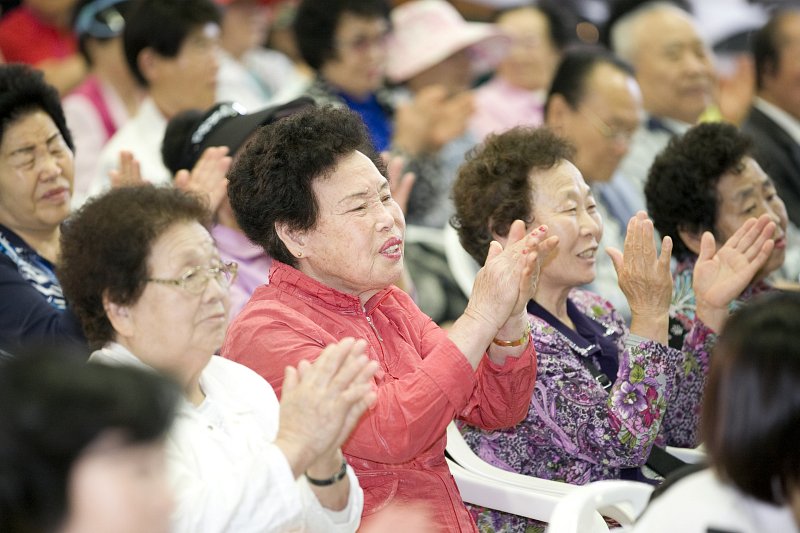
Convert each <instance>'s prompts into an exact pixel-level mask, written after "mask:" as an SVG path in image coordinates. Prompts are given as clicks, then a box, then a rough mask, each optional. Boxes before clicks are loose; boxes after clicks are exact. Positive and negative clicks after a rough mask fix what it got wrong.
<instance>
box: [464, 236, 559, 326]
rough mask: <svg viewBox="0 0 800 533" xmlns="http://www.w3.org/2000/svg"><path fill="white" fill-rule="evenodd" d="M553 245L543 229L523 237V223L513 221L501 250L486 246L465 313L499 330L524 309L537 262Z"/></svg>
mask: <svg viewBox="0 0 800 533" xmlns="http://www.w3.org/2000/svg"><path fill="white" fill-rule="evenodd" d="M557 244H558V237H556V236H552V237H547V226H539V227H538V228H536V229H535V230H533V231H532V232H530V233H527V234H526V233H525V223H524V222H523V221H521V220H515V221H514V223H513V224H511V228H510V229H509V231H508V241H507V243H506V246H505V248H504V247H503V246H502V245H501V244H500V243H499V242H497V241H492V242H491V244H490V245H489V253H488V255H487V256H486V262H485V264H484V266H483V268H482V269H481V270H480V271H479V272H478V275H477V276H476V278H475V284H474V286H473V288H472V296H471V297H470V301H469V305H468V306H467V311H466V312H465V313H471V314H473V315H474V316H476V317H479V318H481V319H482V320H484V321H487V322H490V323H492V324H493V325H494V326H495V331H498V330H500V329H501V328H502V326H503V325H504V324H505V323H506V321H507V320H508V319H509V318H510V317H515V316H517V315H519V314H521V313H522V312H523V311H524V310H525V305H526V304H527V303H528V300H530V299H531V298H532V297H533V293H534V291H535V285H536V281H537V278H538V272H539V268H538V260H539V259H540V257H541V256H542V255H544V254H547V253H548V252H550V251H551V250H552V249H553V248H555V247H556V245H557Z"/></svg>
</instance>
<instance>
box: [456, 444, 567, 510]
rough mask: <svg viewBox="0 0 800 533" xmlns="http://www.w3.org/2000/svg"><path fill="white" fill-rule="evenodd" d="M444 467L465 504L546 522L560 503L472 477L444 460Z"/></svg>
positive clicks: (481, 478)
mask: <svg viewBox="0 0 800 533" xmlns="http://www.w3.org/2000/svg"><path fill="white" fill-rule="evenodd" d="M447 466H449V467H450V473H451V474H452V475H453V478H454V479H455V480H456V485H458V490H459V492H461V498H462V499H463V500H464V501H465V502H466V503H471V504H473V505H479V506H481V507H488V508H489V509H494V510H497V511H503V512H505V513H511V514H515V515H519V516H524V517H527V518H533V519H534V520H540V521H546V520H547V518H549V517H550V515H551V513H552V512H553V509H554V508H555V506H556V504H557V503H558V500H559V499H558V498H557V497H555V496H552V495H549V494H540V493H536V492H534V491H532V490H530V489H525V488H522V487H517V486H515V485H509V484H507V483H502V482H500V481H497V480H494V479H490V478H487V477H484V476H481V475H479V474H475V473H473V472H470V471H469V470H466V469H464V468H462V467H461V466H459V465H458V464H456V463H454V462H453V461H451V460H450V459H448V460H447Z"/></svg>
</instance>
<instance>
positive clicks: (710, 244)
mask: <svg viewBox="0 0 800 533" xmlns="http://www.w3.org/2000/svg"><path fill="white" fill-rule="evenodd" d="M774 233H775V223H774V222H772V221H771V220H770V218H769V215H762V216H760V217H759V218H758V219H755V218H751V219H748V220H747V221H745V223H744V224H742V226H741V227H740V228H739V229H738V230H736V232H735V233H734V234H733V235H731V236H730V238H729V239H728V240H727V241H726V242H725V244H724V245H723V246H722V247H721V248H720V249H719V250H717V246H716V242H715V240H714V235H712V234H711V233H710V232H705V233H703V236H702V238H701V240H700V255H699V256H698V258H697V262H696V263H695V265H694V271H693V275H692V278H693V279H692V288H693V290H694V295H695V301H696V304H697V315H698V316H699V317H700V319H701V320H703V322H705V323H706V325H708V326H709V327H711V328H712V329H714V330H716V331H719V328H720V327H721V326H722V324H723V323H724V321H725V319H726V318H727V315H728V306H729V305H730V303H731V302H732V301H733V300H734V298H736V297H737V296H739V295H740V294H741V293H742V291H744V290H745V289H746V288H747V286H748V285H749V284H750V283H751V282H752V281H753V277H754V276H755V274H756V272H758V270H759V269H760V268H761V267H762V266H764V263H766V261H767V259H768V258H769V255H770V254H771V253H772V249H773V247H774V246H775V241H773V240H772V236H773V234H774Z"/></svg>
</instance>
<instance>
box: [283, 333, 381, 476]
mask: <svg viewBox="0 0 800 533" xmlns="http://www.w3.org/2000/svg"><path fill="white" fill-rule="evenodd" d="M365 346H366V342H365V341H363V340H359V341H356V340H354V339H352V338H345V339H342V340H341V341H340V342H338V343H336V344H331V345H329V346H327V347H326V348H325V349H324V350H323V351H322V354H321V355H320V356H319V358H318V359H317V360H316V361H315V362H314V363H313V364H311V363H309V362H308V361H305V360H303V361H300V364H299V365H298V366H297V368H296V369H295V368H292V367H287V368H286V375H285V378H284V382H283V394H282V396H281V409H280V425H279V428H278V436H277V438H276V439H275V444H276V445H278V446H279V447H280V448H281V449H282V450H283V451H284V453H285V454H286V456H287V459H288V460H289V463H290V464H293V466H294V469H293V470H294V471H295V473H296V474H298V473H302V472H304V471H305V470H306V469H307V468H308V465H310V464H312V463H314V461H315V460H316V459H317V458H319V457H320V456H322V455H324V454H331V453H335V451H336V449H338V448H339V447H340V446H341V444H342V443H343V442H344V441H345V440H346V439H347V437H348V436H349V435H350V432H352V431H353V428H354V427H355V426H356V423H357V422H358V420H359V418H361V415H362V414H363V413H364V411H366V410H367V409H368V408H369V407H370V406H371V405H372V404H373V403H374V402H375V400H376V398H377V394H376V392H375V391H374V387H373V382H372V376H373V375H374V374H375V371H376V370H377V368H378V365H377V362H375V361H371V360H370V359H369V358H368V357H367V356H366V355H365V354H364V349H365ZM293 459H294V460H293Z"/></svg>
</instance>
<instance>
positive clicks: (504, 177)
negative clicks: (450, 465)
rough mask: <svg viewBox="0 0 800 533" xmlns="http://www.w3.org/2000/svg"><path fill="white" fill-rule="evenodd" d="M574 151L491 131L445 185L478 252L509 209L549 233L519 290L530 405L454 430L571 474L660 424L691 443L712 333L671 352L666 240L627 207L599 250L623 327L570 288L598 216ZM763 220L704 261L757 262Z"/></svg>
mask: <svg viewBox="0 0 800 533" xmlns="http://www.w3.org/2000/svg"><path fill="white" fill-rule="evenodd" d="M572 157H573V151H572V149H571V147H570V146H569V145H568V144H567V143H566V141H564V140H563V139H561V138H559V137H557V136H556V135H554V134H553V133H551V132H550V131H548V130H546V129H540V130H533V129H527V128H515V129H513V130H510V131H508V132H506V133H504V134H502V135H492V136H489V137H488V138H487V140H486V142H485V145H484V146H483V147H482V148H480V149H478V150H477V151H475V152H473V153H472V154H471V156H470V157H469V158H468V160H467V162H466V163H465V164H464V165H463V166H462V168H461V170H460V171H459V177H458V179H457V181H456V183H455V185H454V191H453V196H454V200H455V204H456V211H457V214H456V218H455V220H454V222H455V225H456V226H457V229H458V232H459V237H460V240H461V244H462V245H463V246H464V248H465V249H466V250H467V251H468V252H469V253H470V255H472V257H473V258H474V259H475V260H477V261H480V260H481V258H482V257H483V256H484V255H485V253H486V250H487V248H488V247H489V246H490V242H492V240H498V241H500V242H503V241H505V239H506V236H507V235H508V234H509V227H510V225H511V223H512V221H513V220H514V219H523V220H526V221H527V223H528V224H529V226H538V225H541V224H546V225H547V227H548V228H549V232H550V233H551V234H552V235H555V236H558V238H559V241H558V246H557V247H556V249H555V250H554V251H553V252H551V253H550V254H549V255H548V256H547V257H546V258H545V259H543V260H542V263H541V272H540V273H539V281H538V283H537V285H536V286H535V288H534V290H532V291H531V292H530V293H529V294H528V295H527V296H528V299H529V301H528V303H527V310H528V318H529V319H530V323H531V328H532V331H531V336H532V339H533V342H534V343H535V345H536V347H537V352H538V354H539V357H538V378H537V384H536V389H535V392H534V394H533V397H532V398H531V402H530V408H529V410H528V415H527V417H526V418H525V420H523V421H522V423H521V424H519V425H518V426H516V427H514V428H512V429H508V430H501V431H491V432H487V431H483V430H481V429H480V428H475V427H472V426H464V427H463V432H464V434H465V438H466V440H467V442H468V443H469V444H470V445H471V446H472V447H473V449H475V451H476V452H477V453H478V454H479V455H480V456H481V457H483V458H484V459H485V460H487V461H488V462H491V463H493V464H495V465H497V466H500V467H502V468H505V469H507V470H514V471H518V472H521V473H524V474H529V475H534V476H537V477H544V478H548V479H557V480H562V481H567V482H570V483H578V484H583V483H588V482H590V481H593V480H598V479H609V478H619V477H623V478H625V477H627V478H631V477H636V476H637V471H636V469H637V468H638V467H640V466H642V465H643V464H644V463H645V461H646V460H647V458H648V455H649V453H650V450H651V447H652V446H653V444H654V442H655V441H656V437H657V436H658V435H659V433H660V432H661V431H662V429H663V430H664V432H665V433H666V437H667V441H668V442H669V443H678V444H681V445H687V444H694V443H693V442H692V441H693V440H694V438H695V437H694V436H695V434H696V431H697V429H696V426H697V418H696V416H695V415H696V413H697V409H698V406H699V403H700V396H701V394H702V384H703V381H704V376H705V371H706V365H707V354H706V350H707V346H706V342H707V339H708V338H709V337H711V335H710V334H709V333H710V332H709V331H708V330H707V329H701V328H699V327H698V331H697V332H695V334H694V335H692V336H691V337H690V338H689V339H687V346H686V347H685V349H684V352H683V353H682V352H680V351H678V350H675V349H670V348H668V347H667V317H668V311H669V302H670V295H671V292H672V281H671V275H670V270H669V256H670V251H671V248H672V243H671V240H670V239H669V238H665V239H664V240H663V242H662V245H661V255H660V257H659V256H658V255H657V253H656V243H655V242H654V238H653V224H652V223H651V222H650V221H649V220H648V219H647V217H646V216H645V214H644V213H639V214H638V215H637V216H636V217H633V218H632V219H631V221H630V223H629V225H628V229H627V235H626V239H625V245H624V251H623V252H624V253H623V252H620V251H618V250H609V253H611V254H612V259H613V261H614V263H615V267H616V269H617V273H618V276H619V284H620V288H621V289H622V291H623V292H624V293H625V295H626V297H627V299H628V303H629V305H630V309H631V313H632V319H631V326H630V329H628V327H627V326H626V324H625V322H624V321H623V319H622V318H621V316H620V315H619V314H618V313H617V312H616V310H615V309H614V308H613V307H612V306H611V304H610V303H609V302H608V301H606V300H605V299H603V298H602V297H601V296H599V295H597V294H593V293H590V292H587V291H585V290H582V289H580V288H579V287H580V286H581V285H585V284H587V283H590V282H592V280H593V279H594V276H595V258H596V255H597V254H598V253H600V251H599V249H598V243H599V242H600V238H601V236H602V232H603V221H602V220H601V218H600V216H599V214H598V212H597V209H596V206H595V201H594V198H593V196H592V192H591V189H590V188H589V186H588V185H587V184H586V182H585V181H584V179H583V176H581V173H580V171H578V169H577V168H576V167H575V166H574V165H573V164H572V163H571V162H570V161H569V160H570V158H572ZM767 226H770V227H767ZM773 227H774V226H773V225H771V224H768V221H767V220H766V219H764V220H761V221H760V222H759V223H758V224H756V222H755V221H751V222H750V223H749V224H748V225H747V226H746V227H745V228H743V230H741V231H740V232H738V233H737V236H738V237H740V243H739V246H738V247H733V248H732V249H729V248H726V249H725V250H726V252H725V253H721V254H717V255H716V256H714V257H713V258H712V257H704V258H703V259H702V263H703V264H705V265H707V266H708V264H709V263H712V262H714V261H716V262H717V263H718V264H721V265H722V266H728V265H729V262H728V260H729V259H731V258H733V259H743V260H744V262H743V267H742V268H741V270H743V271H745V272H747V273H751V272H755V270H756V269H757V268H758V267H759V266H760V264H763V261H764V260H765V258H766V255H767V254H766V252H765V251H764V249H762V248H769V247H770V246H771V241H769V240H768V234H769V233H768V232H771V230H772V228H773ZM745 276H746V274H745ZM702 278H703V280H704V281H705V283H704V289H703V290H702V291H701V292H698V298H703V299H704V300H714V299H715V298H717V295H718V294H719V293H720V292H724V291H725V290H726V288H727V287H729V286H736V285H737V284H742V283H746V282H744V281H743V276H738V275H736V274H733V273H730V272H729V271H728V270H726V269H724V268H723V269H720V270H719V271H718V272H713V271H712V270H711V269H707V270H705V271H704V273H703V274H702ZM662 426H663V427H662ZM687 441H688V442H687ZM480 520H481V525H482V528H483V526H486V529H487V530H500V529H501V528H503V527H508V526H509V524H510V523H512V522H513V523H514V525H515V526H519V525H520V524H516V521H518V520H521V519H519V517H511V516H508V515H502V514H500V513H495V512H487V513H482V514H481V516H480Z"/></svg>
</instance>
